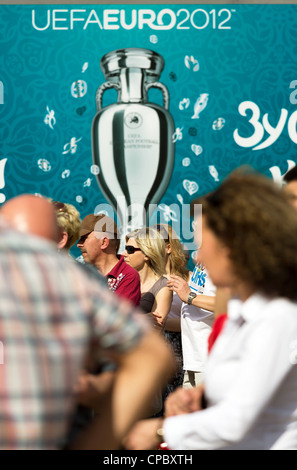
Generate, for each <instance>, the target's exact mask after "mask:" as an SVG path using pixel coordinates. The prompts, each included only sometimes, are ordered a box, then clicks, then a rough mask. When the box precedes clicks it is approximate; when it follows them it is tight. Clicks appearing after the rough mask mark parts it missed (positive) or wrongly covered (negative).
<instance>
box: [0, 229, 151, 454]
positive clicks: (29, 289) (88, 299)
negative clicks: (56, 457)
mask: <svg viewBox="0 0 297 470" xmlns="http://www.w3.org/2000/svg"><path fill="white" fill-rule="evenodd" d="M103 282H104V281H103ZM144 317H145V316H144V315H142V314H140V313H138V312H135V311H131V307H130V306H129V305H128V304H127V303H126V302H121V303H120V304H119V303H118V300H117V298H116V297H115V296H114V295H113V294H112V293H111V292H110V291H109V290H108V289H107V287H106V286H104V285H103V283H102V285H101V284H100V281H99V279H98V280H97V279H94V277H92V276H88V275H87V274H86V273H85V272H84V269H83V268H82V267H80V266H79V264H78V263H76V262H75V261H74V260H72V259H71V258H70V257H69V256H66V255H64V254H62V253H58V252H57V250H56V246H55V245H54V244H51V243H49V242H47V241H46V240H43V239H41V238H37V237H29V236H26V235H24V234H20V233H17V232H15V231H12V230H10V229H7V228H5V227H0V345H1V350H0V353H1V352H3V354H2V357H1V356H0V449H55V448H57V447H58V445H59V442H61V441H62V440H63V437H64V436H65V433H66V429H67V426H68V424H69V419H70V416H71V413H72V411H73V407H74V396H73V386H74V384H75V382H76V379H77V376H78V374H79V371H80V369H81V367H82V364H83V359H84V357H85V353H86V350H87V347H88V345H89V343H90V341H92V342H94V341H95V342H97V343H98V346H99V348H98V352H99V356H98V359H99V358H100V357H102V355H103V353H104V354H105V353H107V352H111V353H122V352H124V351H128V350H129V349H130V348H132V347H133V346H135V344H137V343H138V342H139V340H140V338H141V337H142V335H143V334H144V332H145V331H147V328H149V326H148V324H147V322H146V320H145V318H144Z"/></svg>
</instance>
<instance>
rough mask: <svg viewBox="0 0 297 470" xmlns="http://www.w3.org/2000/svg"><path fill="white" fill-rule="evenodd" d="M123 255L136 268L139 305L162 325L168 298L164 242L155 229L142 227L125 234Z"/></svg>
mask: <svg viewBox="0 0 297 470" xmlns="http://www.w3.org/2000/svg"><path fill="white" fill-rule="evenodd" d="M123 254H124V257H125V261H126V263H127V264H129V265H130V266H132V267H133V268H134V269H136V270H137V271H138V272H139V276H140V285H141V301H140V308H141V309H142V310H143V311H144V312H145V313H151V314H152V315H153V317H154V318H155V319H156V322H157V324H158V325H159V326H160V327H162V329H164V327H165V323H166V320H167V316H168V313H169V311H170V307H171V302H172V292H171V291H170V290H169V288H168V287H167V278H166V277H165V274H166V271H165V242H164V240H163V239H162V237H161V236H160V234H159V233H158V231H157V230H154V229H152V228H144V229H141V230H135V231H134V232H131V233H129V234H128V235H127V236H126V246H125V251H124V253H123Z"/></svg>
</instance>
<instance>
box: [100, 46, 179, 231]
mask: <svg viewBox="0 0 297 470" xmlns="http://www.w3.org/2000/svg"><path fill="white" fill-rule="evenodd" d="M100 66H101V70H102V72H103V73H104V76H105V79H106V82H105V83H103V84H102V85H101V86H100V87H99V88H98V90H97V94H96V104H97V111H98V112H97V114H96V116H95V118H94V120H93V126H92V153H93V162H94V164H95V165H98V166H99V169H100V171H99V174H98V175H97V176H96V178H97V182H98V185H99V188H100V190H101V191H102V193H103V195H104V196H105V198H106V199H107V201H108V202H109V203H110V204H111V205H112V206H113V208H114V210H115V212H116V213H117V216H118V219H119V220H120V225H121V227H122V230H124V231H125V233H127V232H128V231H130V230H133V229H135V228H141V227H143V226H145V225H147V224H148V222H149V218H150V216H151V211H150V205H153V204H158V203H159V201H160V199H161V198H162V196H163V195H164V193H165V191H166V189H167V186H168V184H169V182H170V178H171V175H172V171H173V166H174V144H173V139H172V135H173V132H174V122H173V119H172V116H171V115H170V113H169V111H168V105H169V94H168V90H167V88H166V87H165V85H163V84H162V83H159V82H158V79H159V77H160V75H161V72H162V70H163V67H164V60H163V58H162V57H161V56H160V55H159V54H157V53H155V52H153V51H150V50H147V49H137V48H129V49H119V50H116V51H112V52H109V53H108V54H106V55H104V56H103V57H102V59H101V61H100ZM153 87H154V88H158V89H160V90H161V92H162V94H163V107H162V106H159V105H158V104H155V103H150V102H148V91H149V90H150V89H151V88H153ZM111 88H114V89H115V90H116V91H117V102H116V103H113V104H110V105H108V106H106V107H105V108H103V107H102V101H103V94H104V92H105V91H106V90H108V89H111Z"/></svg>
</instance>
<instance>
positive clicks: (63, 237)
mask: <svg viewBox="0 0 297 470" xmlns="http://www.w3.org/2000/svg"><path fill="white" fill-rule="evenodd" d="M52 205H53V207H54V209H55V211H56V216H57V223H58V227H59V229H60V233H59V241H58V249H59V250H61V249H64V250H67V251H69V250H70V248H71V247H72V246H73V245H74V244H75V242H76V241H77V240H78V239H79V229H80V225H81V219H80V214H79V212H78V210H77V209H76V208H75V207H74V206H73V205H72V204H66V203H64V202H60V201H52Z"/></svg>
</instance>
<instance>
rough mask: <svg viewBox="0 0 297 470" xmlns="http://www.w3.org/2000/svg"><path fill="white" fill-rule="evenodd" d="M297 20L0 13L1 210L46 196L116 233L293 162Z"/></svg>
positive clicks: (236, 9) (254, 13)
mask: <svg viewBox="0 0 297 470" xmlns="http://www.w3.org/2000/svg"><path fill="white" fill-rule="evenodd" d="M296 29H297V6H295V5H236V6H235V5H227V4H226V5H193V4H178V5H170V6H169V5H158V6H157V5H134V4H133V5H132V4H129V5H117V4H114V5H111V4H105V5H84V4H81V5H79V4H75V5H73V4H72V5H69V4H68V5H34V4H32V5H2V6H1V7H0V123H1V125H0V203H1V204H2V203H3V202H5V200H7V199H9V198H11V197H14V196H16V195H18V194H20V193H33V194H41V195H44V196H47V197H50V198H53V199H55V200H59V201H63V202H68V203H70V204H73V205H75V206H76V207H77V209H78V210H79V211H80V214H81V216H82V217H84V216H85V215H86V214H89V213H99V212H105V213H106V214H108V215H112V216H116V219H117V222H118V223H119V224H120V225H121V227H123V230H124V231H127V230H128V229H131V228H133V227H137V226H140V225H144V224H152V223H155V222H156V221H157V222H161V223H170V224H171V225H172V226H173V227H174V228H175V230H176V232H177V233H178V235H179V236H180V238H181V239H182V241H183V242H184V243H185V244H186V245H188V246H189V247H190V249H194V246H193V244H192V242H193V229H192V219H191V217H190V212H189V203H190V202H191V201H192V200H193V199H195V198H197V197H198V196H200V195H202V194H205V193H207V192H209V191H211V190H213V189H214V188H215V187H216V186H218V185H219V184H220V182H221V181H222V180H223V179H224V178H225V177H226V176H227V175H228V174H229V173H230V172H232V171H233V170H234V169H235V168H237V167H240V166H242V165H250V166H252V167H253V168H255V169H256V170H258V171H260V172H262V173H263V174H265V175H267V176H269V177H272V178H274V179H275V180H276V181H279V182H281V180H282V177H283V175H284V174H285V173H286V172H287V171H288V170H289V169H290V168H291V167H293V166H294V165H295V164H296V162H297V156H296V149H297V129H296V122H297V107H296V104H297V69H296V50H297V36H296Z"/></svg>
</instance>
